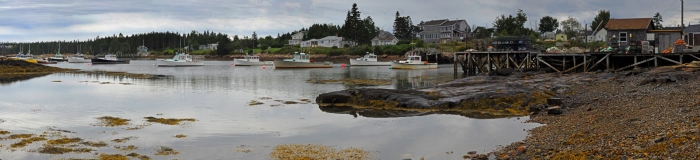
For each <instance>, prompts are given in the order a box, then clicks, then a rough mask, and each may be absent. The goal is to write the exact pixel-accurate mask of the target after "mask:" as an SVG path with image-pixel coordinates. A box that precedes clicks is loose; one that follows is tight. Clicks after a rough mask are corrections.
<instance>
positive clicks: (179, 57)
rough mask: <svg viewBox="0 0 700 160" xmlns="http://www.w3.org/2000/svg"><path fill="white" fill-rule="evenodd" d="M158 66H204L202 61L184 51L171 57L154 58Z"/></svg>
mask: <svg viewBox="0 0 700 160" xmlns="http://www.w3.org/2000/svg"><path fill="white" fill-rule="evenodd" d="M156 66H158V67H196V66H204V61H200V60H198V59H197V58H195V57H192V56H191V55H189V54H186V53H177V54H175V56H174V57H173V58H172V59H159V60H156Z"/></svg>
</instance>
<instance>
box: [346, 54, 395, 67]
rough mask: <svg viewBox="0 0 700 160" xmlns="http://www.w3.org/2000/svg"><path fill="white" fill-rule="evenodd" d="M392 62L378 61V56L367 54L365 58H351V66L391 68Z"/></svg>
mask: <svg viewBox="0 0 700 160" xmlns="http://www.w3.org/2000/svg"><path fill="white" fill-rule="evenodd" d="M390 65H391V62H379V61H377V55H374V53H367V54H366V55H365V56H364V57H361V58H357V59H352V58H350V66H390Z"/></svg>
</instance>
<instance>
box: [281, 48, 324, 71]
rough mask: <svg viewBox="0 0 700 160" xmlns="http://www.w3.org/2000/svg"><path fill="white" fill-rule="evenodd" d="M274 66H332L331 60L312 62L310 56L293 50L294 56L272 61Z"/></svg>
mask: <svg viewBox="0 0 700 160" xmlns="http://www.w3.org/2000/svg"><path fill="white" fill-rule="evenodd" d="M273 63H274V65H275V68H333V62H313V60H311V56H310V55H308V54H305V53H298V52H294V58H291V59H284V60H279V59H277V60H275V61H273Z"/></svg>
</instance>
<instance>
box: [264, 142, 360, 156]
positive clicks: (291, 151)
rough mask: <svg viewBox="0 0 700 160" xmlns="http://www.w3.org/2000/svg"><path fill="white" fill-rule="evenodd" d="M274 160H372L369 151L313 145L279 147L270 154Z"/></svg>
mask: <svg viewBox="0 0 700 160" xmlns="http://www.w3.org/2000/svg"><path fill="white" fill-rule="evenodd" d="M270 158H272V159H346V160H361V159H371V158H372V157H371V154H370V152H369V151H365V150H362V149H359V148H348V149H342V150H339V149H335V148H331V147H329V146H323V145H313V144H285V145H278V146H276V147H275V148H273V149H272V152H271V153H270Z"/></svg>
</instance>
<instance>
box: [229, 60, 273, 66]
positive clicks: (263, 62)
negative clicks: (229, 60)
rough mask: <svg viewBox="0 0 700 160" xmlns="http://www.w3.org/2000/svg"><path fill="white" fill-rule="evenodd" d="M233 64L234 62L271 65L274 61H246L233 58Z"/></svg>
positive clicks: (249, 64) (244, 64)
mask: <svg viewBox="0 0 700 160" xmlns="http://www.w3.org/2000/svg"><path fill="white" fill-rule="evenodd" d="M233 64H235V65H237V66H266V65H273V64H274V62H272V61H262V62H260V61H257V62H254V61H247V60H245V59H234V60H233Z"/></svg>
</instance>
